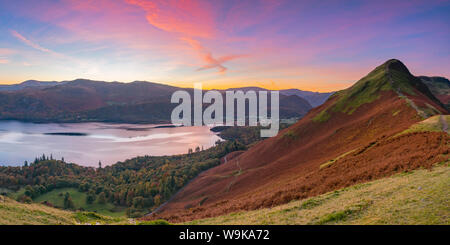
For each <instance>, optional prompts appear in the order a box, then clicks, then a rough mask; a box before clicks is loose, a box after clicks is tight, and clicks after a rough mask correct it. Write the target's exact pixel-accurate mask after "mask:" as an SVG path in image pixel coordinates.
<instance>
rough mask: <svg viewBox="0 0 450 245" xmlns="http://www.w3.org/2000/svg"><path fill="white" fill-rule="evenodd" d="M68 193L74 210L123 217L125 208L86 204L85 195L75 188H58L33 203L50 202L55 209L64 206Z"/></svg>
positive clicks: (111, 205) (95, 203)
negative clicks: (65, 196) (65, 195)
mask: <svg viewBox="0 0 450 245" xmlns="http://www.w3.org/2000/svg"><path fill="white" fill-rule="evenodd" d="M66 192H68V193H69V194H70V196H71V197H72V201H73V203H74V204H75V209H83V210H86V211H92V212H96V213H98V214H102V215H107V216H111V217H121V216H125V208H122V209H118V208H116V207H115V206H114V205H113V204H111V203H106V204H99V203H97V202H94V203H92V204H87V203H86V196H87V195H86V193H83V192H80V191H78V190H77V189H75V188H59V189H55V190H53V191H50V192H47V193H45V194H43V195H40V196H38V197H37V198H35V199H34V200H33V202H37V203H41V202H44V201H47V202H50V203H51V204H53V205H54V206H55V207H60V208H61V207H63V206H64V194H65V193H66Z"/></svg>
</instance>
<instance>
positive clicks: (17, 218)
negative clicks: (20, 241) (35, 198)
mask: <svg viewBox="0 0 450 245" xmlns="http://www.w3.org/2000/svg"><path fill="white" fill-rule="evenodd" d="M55 224H61V225H72V224H75V220H74V219H73V213H72V212H69V211H64V210H60V209H56V208H51V207H47V206H44V205H42V204H23V203H19V202H16V201H14V200H12V199H10V198H8V197H4V196H0V225H55Z"/></svg>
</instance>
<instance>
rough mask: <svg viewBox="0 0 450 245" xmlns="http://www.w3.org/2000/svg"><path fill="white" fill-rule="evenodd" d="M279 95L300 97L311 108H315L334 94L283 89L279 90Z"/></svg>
mask: <svg viewBox="0 0 450 245" xmlns="http://www.w3.org/2000/svg"><path fill="white" fill-rule="evenodd" d="M280 93H281V94H284V95H297V96H299V97H302V98H304V99H305V100H307V101H308V102H309V104H311V106H312V107H316V106H319V105H321V104H323V103H325V101H326V100H327V99H328V98H329V97H330V96H331V95H332V94H333V93H334V92H330V93H319V92H310V91H303V90H300V89H283V90H280Z"/></svg>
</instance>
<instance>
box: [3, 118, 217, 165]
mask: <svg viewBox="0 0 450 245" xmlns="http://www.w3.org/2000/svg"><path fill="white" fill-rule="evenodd" d="M217 140H220V137H218V136H217V135H216V134H215V133H213V132H211V131H210V130H209V127H207V126H202V127H165V126H164V125H154V124H108V123H64V124H57V123H51V124H36V123H24V122H18V121H0V165H10V166H18V165H22V164H23V163H24V161H25V160H26V161H28V162H31V161H34V159H35V157H37V156H42V154H45V155H48V156H50V154H52V155H53V158H55V159H61V158H62V157H64V160H65V161H66V162H73V163H76V164H79V165H83V166H94V167H97V166H98V162H99V161H101V162H102V166H106V165H111V164H113V163H116V162H117V161H124V160H126V159H130V158H133V157H136V156H144V155H152V156H162V155H174V154H184V153H187V152H188V149H189V148H192V149H195V147H197V146H199V147H200V148H201V147H202V146H203V147H204V149H206V148H209V147H211V146H214V143H215V142H216V141H217Z"/></svg>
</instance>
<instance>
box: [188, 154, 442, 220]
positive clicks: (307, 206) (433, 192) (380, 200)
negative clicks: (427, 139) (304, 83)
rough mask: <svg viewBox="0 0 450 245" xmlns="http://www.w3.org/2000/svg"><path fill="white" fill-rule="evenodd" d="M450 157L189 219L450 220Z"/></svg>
mask: <svg viewBox="0 0 450 245" xmlns="http://www.w3.org/2000/svg"><path fill="white" fill-rule="evenodd" d="M449 163H450V162H449V161H447V162H444V163H440V164H437V165H436V166H435V167H434V168H433V169H432V170H431V171H430V170H424V169H421V170H416V171H412V172H408V173H401V174H397V175H394V176H391V177H389V178H384V179H380V180H376V181H372V182H368V183H363V184H357V185H354V186H351V187H347V188H343V189H340V190H337V191H334V192H329V193H326V194H323V195H319V196H316V197H311V198H308V199H304V200H298V201H292V202H290V203H288V204H284V205H281V206H277V207H273V208H265V209H260V210H254V211H248V212H238V213H231V214H227V215H223V216H219V217H214V218H208V219H201V220H194V221H191V222H186V223H184V224H198V225H213V224H223V225H241V224H248V225H262V224H278V225H280V224H289V225H293V224H360V225H366V224H400V225H405V224H411V225H416V224H443V225H450V199H449V198H448V197H449V196H450V167H449Z"/></svg>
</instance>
